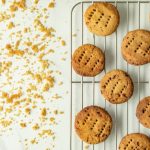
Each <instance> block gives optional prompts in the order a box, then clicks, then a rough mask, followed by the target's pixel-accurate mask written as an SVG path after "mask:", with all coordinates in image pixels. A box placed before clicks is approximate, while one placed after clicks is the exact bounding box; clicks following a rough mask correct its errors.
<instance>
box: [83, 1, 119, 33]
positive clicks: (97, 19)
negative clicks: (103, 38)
mask: <svg viewBox="0 0 150 150" xmlns="http://www.w3.org/2000/svg"><path fill="white" fill-rule="evenodd" d="M85 23H86V25H87V27H88V28H89V30H90V31H91V32H93V33H95V34H97V35H109V34H111V33H112V32H114V31H115V30H116V28H117V27H118V24H119V13H118V11H117V9H116V7H115V6H113V5H112V4H109V3H104V2H103V3H94V4H93V5H91V6H90V7H89V8H88V9H87V11H86V12H85Z"/></svg>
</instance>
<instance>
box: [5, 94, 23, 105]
mask: <svg viewBox="0 0 150 150" xmlns="http://www.w3.org/2000/svg"><path fill="white" fill-rule="evenodd" d="M21 96H22V92H19V93H17V94H12V95H10V96H9V97H8V98H7V99H6V102H7V103H13V101H14V99H18V98H20V97H21Z"/></svg>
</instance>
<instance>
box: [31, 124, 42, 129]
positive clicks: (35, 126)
mask: <svg viewBox="0 0 150 150" xmlns="http://www.w3.org/2000/svg"><path fill="white" fill-rule="evenodd" d="M39 128H40V127H39V125H38V124H37V123H36V124H35V125H34V126H33V127H32V129H33V130H38V129H39Z"/></svg>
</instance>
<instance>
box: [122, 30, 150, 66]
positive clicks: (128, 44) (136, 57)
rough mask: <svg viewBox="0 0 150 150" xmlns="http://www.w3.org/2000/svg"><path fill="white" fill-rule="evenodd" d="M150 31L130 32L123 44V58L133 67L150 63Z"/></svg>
mask: <svg viewBox="0 0 150 150" xmlns="http://www.w3.org/2000/svg"><path fill="white" fill-rule="evenodd" d="M149 39H150V31H147V30H134V31H131V32H128V33H127V35H126V36H125V37H124V39H123V42H122V48H121V49H122V55H123V58H124V59H125V60H126V61H127V62H128V63H129V64H132V65H144V64H147V63H149V62H150V40H149Z"/></svg>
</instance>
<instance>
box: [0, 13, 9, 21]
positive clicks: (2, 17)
mask: <svg viewBox="0 0 150 150" xmlns="http://www.w3.org/2000/svg"><path fill="white" fill-rule="evenodd" d="M10 18H11V16H10V15H8V14H7V13H6V12H3V13H0V22H2V21H5V20H8V19H10Z"/></svg>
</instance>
